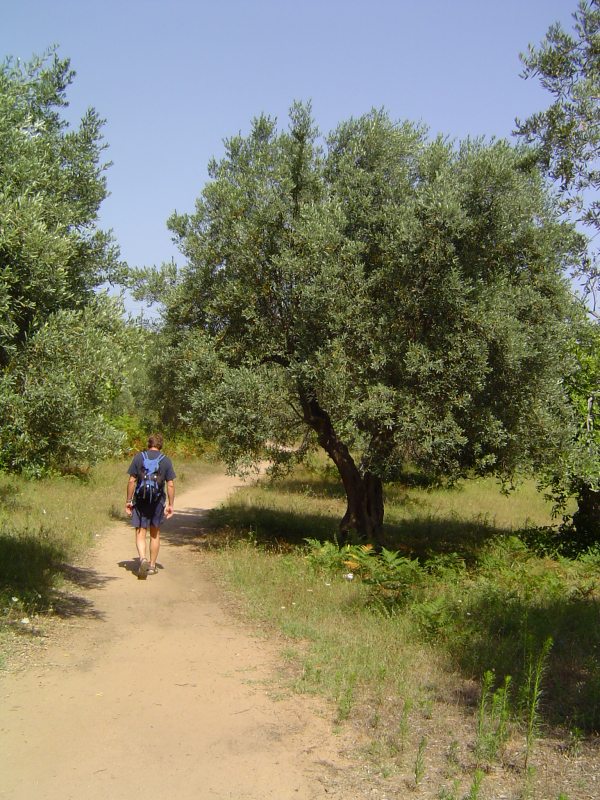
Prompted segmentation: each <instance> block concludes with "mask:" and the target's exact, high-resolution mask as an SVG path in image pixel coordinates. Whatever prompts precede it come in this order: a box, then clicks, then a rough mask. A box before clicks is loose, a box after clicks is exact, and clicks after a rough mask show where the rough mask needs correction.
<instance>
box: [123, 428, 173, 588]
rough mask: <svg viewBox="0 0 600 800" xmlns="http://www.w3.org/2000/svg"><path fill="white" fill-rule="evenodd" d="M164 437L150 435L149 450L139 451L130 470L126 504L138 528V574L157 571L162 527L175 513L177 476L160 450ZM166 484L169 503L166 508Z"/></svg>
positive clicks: (136, 535)
mask: <svg viewBox="0 0 600 800" xmlns="http://www.w3.org/2000/svg"><path fill="white" fill-rule="evenodd" d="M163 445H164V439H163V437H162V435H161V434H160V433H153V434H152V436H149V437H148V449H147V450H145V451H144V452H142V453H138V454H137V455H136V456H135V458H134V459H133V461H132V462H131V464H130V465H129V469H128V470H127V474H128V475H129V482H128V483H127V503H126V505H125V511H126V512H127V514H128V515H129V516H130V517H131V521H132V523H133V527H134V528H135V543H136V547H137V551H138V553H139V556H140V569H139V574H140V575H142V576H145V575H148V574H151V575H155V574H156V572H157V568H156V558H157V556H158V549H159V547H160V538H159V534H160V526H161V524H162V521H163V519H165V517H166V519H170V518H171V517H172V516H173V503H174V501H175V485H174V483H173V481H174V480H175V478H176V477H177V476H176V475H175V471H174V469H173V464H172V463H171V459H170V458H168V457H167V456H165V455H163V453H161V450H162V448H163ZM165 486H166V490H167V491H166V493H167V498H168V502H167V505H166V507H165V500H166V499H167V498H166V497H165ZM148 528H150V562H148V559H147V558H146V531H147V530H148Z"/></svg>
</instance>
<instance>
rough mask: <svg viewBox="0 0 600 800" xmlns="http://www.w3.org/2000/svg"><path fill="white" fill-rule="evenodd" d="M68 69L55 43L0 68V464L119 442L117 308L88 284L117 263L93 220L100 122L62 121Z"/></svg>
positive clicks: (47, 463)
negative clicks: (108, 415) (107, 414)
mask: <svg viewBox="0 0 600 800" xmlns="http://www.w3.org/2000/svg"><path fill="white" fill-rule="evenodd" d="M73 75H74V73H73V72H72V71H70V69H69V61H68V60H64V61H61V60H59V59H58V57H57V55H56V53H55V51H53V50H51V51H49V52H48V53H47V54H46V55H45V56H44V57H43V58H34V59H33V60H32V61H31V63H29V64H24V65H23V64H21V63H20V62H16V63H15V62H14V61H12V60H10V59H9V60H7V61H5V62H4V63H2V64H1V65H0V219H1V221H2V223H1V225H0V468H4V469H12V470H32V471H33V472H40V471H43V470H44V469H47V468H57V469H71V468H73V467H77V466H79V465H81V464H83V463H86V462H89V461H90V460H93V459H94V458H95V457H97V456H98V455H99V453H100V452H102V450H103V448H104V451H106V452H110V451H111V450H114V447H115V446H116V445H117V443H118V436H117V434H116V432H115V431H114V430H113V429H112V428H111V426H110V425H108V424H107V422H106V421H105V420H104V419H103V417H102V412H103V410H105V409H106V408H107V405H108V404H109V403H110V402H111V400H112V399H113V398H114V396H115V393H117V392H118V391H119V387H120V386H121V385H122V377H120V373H121V372H122V361H123V358H122V344H123V342H122V339H123V326H122V323H120V321H119V318H120V315H121V313H122V308H121V307H120V305H119V304H118V303H116V302H110V301H108V300H107V299H105V298H102V297H97V296H96V294H95V289H96V288H97V287H98V286H99V285H100V284H101V283H102V282H103V281H105V280H106V279H107V277H110V276H111V275H113V274H115V272H116V271H117V270H118V268H119V267H120V265H119V262H118V250H117V248H116V247H115V245H114V243H113V240H112V237H111V236H110V234H108V233H104V232H103V231H101V230H99V229H98V227H97V221H98V209H99V206H100V203H101V202H102V200H103V199H104V198H105V196H106V182H105V178H104V174H103V172H104V169H105V167H106V165H105V164H102V163H101V162H100V157H101V154H102V150H103V149H104V145H103V144H102V135H101V128H102V124H103V123H102V120H101V119H100V118H99V116H98V114H97V113H96V112H95V111H94V110H93V109H90V110H88V111H87V112H86V114H85V115H84V117H83V118H82V120H81V122H80V125H79V127H78V128H77V129H71V128H70V127H69V125H68V124H67V122H66V121H65V120H64V119H63V117H62V114H61V112H62V109H63V108H64V107H65V106H66V105H67V100H66V90H67V88H68V86H69V84H70V83H71V81H72V79H73Z"/></svg>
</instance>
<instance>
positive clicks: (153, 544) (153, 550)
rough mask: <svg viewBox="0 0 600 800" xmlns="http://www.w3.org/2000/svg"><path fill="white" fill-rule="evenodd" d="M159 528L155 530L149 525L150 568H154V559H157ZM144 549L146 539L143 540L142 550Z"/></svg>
mask: <svg viewBox="0 0 600 800" xmlns="http://www.w3.org/2000/svg"><path fill="white" fill-rule="evenodd" d="M159 534H160V527H159V528H155V527H154V525H150V566H151V567H156V559H157V557H158V549H159V547H160V536H159ZM145 547H146V539H145V538H144V550H145Z"/></svg>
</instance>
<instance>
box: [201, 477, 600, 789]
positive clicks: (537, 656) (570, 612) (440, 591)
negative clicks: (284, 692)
mask: <svg viewBox="0 0 600 800" xmlns="http://www.w3.org/2000/svg"><path fill="white" fill-rule="evenodd" d="M342 511H343V499H342V492H341V489H340V487H339V485H338V484H337V483H336V482H335V481H334V480H333V478H331V477H330V476H328V475H327V474H318V473H316V472H305V471H302V472H298V473H297V474H296V475H295V476H294V477H293V478H292V479H290V480H288V481H286V482H284V483H281V484H279V485H277V486H259V487H256V488H247V489H244V490H243V491H240V492H238V493H237V494H236V495H235V496H234V497H233V498H232V500H231V501H230V503H229V505H228V506H227V507H225V508H224V509H221V510H220V511H218V512H215V513H214V515H213V522H214V525H215V528H216V529H217V531H220V534H219V535H218V536H217V537H216V538H217V540H219V536H220V539H221V542H222V541H223V539H225V540H226V542H227V543H228V546H227V547H225V548H222V549H215V550H214V551H213V555H212V556H211V558H212V560H213V563H214V565H215V568H216V569H217V570H218V573H219V574H220V575H221V577H222V579H223V580H224V581H226V583H227V584H228V585H229V586H230V587H232V588H233V589H234V590H235V591H236V592H237V593H238V595H239V596H240V597H241V598H243V601H244V603H245V607H246V610H247V611H248V613H250V614H252V615H254V616H255V617H257V618H260V619H262V620H265V621H270V622H271V623H273V624H275V625H276V626H278V627H279V628H280V629H281V630H282V631H283V633H284V634H285V635H286V636H287V637H288V640H289V643H288V646H287V647H286V650H285V651H284V657H285V658H286V659H287V660H288V662H289V664H290V665H291V667H292V671H293V673H294V679H293V682H292V683H293V686H294V688H296V689H298V690H301V691H306V692H319V693H322V694H324V695H325V696H326V697H327V698H329V700H330V701H331V702H332V703H333V704H334V708H335V712H334V715H335V718H336V719H337V720H338V721H341V720H343V719H350V720H353V721H354V722H356V724H358V725H360V726H361V727H362V729H363V731H365V732H366V733H367V735H368V736H369V737H371V744H370V745H369V747H368V749H369V758H370V759H371V764H372V763H373V760H374V761H375V762H376V764H377V765H378V774H379V776H380V778H381V779H382V780H390V781H395V782H396V783H397V784H398V785H399V786H401V787H402V786H404V788H405V789H406V787H407V786H411V787H412V788H413V789H416V788H417V787H418V788H419V792H420V793H421V794H423V793H425V794H423V796H429V795H427V794H426V792H427V791H430V792H432V794H431V796H432V797H433V796H437V797H446V798H451V797H454V798H457V800H462V798H463V797H464V796H466V794H468V796H469V797H482V798H483V797H496V796H497V795H496V794H494V793H493V792H492V793H491V794H490V793H489V792H490V791H491V789H490V788H489V787H490V786H491V783H492V781H491V776H495V778H494V780H495V781H496V784H495V785H496V787H498V781H499V782H500V785H502V786H503V787H504V786H506V787H507V792H508V793H507V794H506V795H504V796H506V797H525V796H529V797H532V798H533V797H550V798H552V797H554V798H558V797H559V795H560V793H561V792H563V793H565V796H567V797H568V798H569V800H575V798H578V797H586V796H593V789H594V786H595V784H593V783H589V781H591V780H592V776H593V774H594V771H595V767H593V762H594V758H596V757H597V754H596V753H595V752H594V751H595V744H594V741H595V739H594V737H595V736H596V734H597V732H598V730H599V729H600V667H599V665H598V662H597V654H598V648H599V646H600V604H599V587H598V576H599V575H600V554H598V553H591V554H589V555H588V556H586V557H584V558H581V559H578V560H569V559H565V558H559V557H557V558H553V557H551V556H547V555H546V556H538V555H536V553H535V552H534V551H532V550H531V549H529V548H528V547H527V546H526V544H525V543H524V542H525V540H526V539H527V536H525V535H524V534H523V535H522V536H521V535H520V533H521V532H523V531H530V530H531V528H532V526H534V525H538V526H539V525H548V524H549V523H550V519H549V511H550V509H549V507H548V506H546V504H545V503H544V501H543V498H541V497H540V495H539V494H538V493H537V492H536V491H535V487H534V486H533V485H527V484H526V485H524V486H522V487H521V488H520V490H519V491H518V492H517V493H516V494H513V495H511V496H510V497H508V498H506V497H503V496H502V495H500V494H499V492H498V487H497V486H496V485H495V484H494V483H493V482H490V481H475V482H472V483H466V484H464V485H463V486H462V487H458V488H457V489H455V490H445V491H442V490H432V491H426V490H423V489H419V488H417V487H412V488H409V487H404V488H402V487H396V488H394V490H393V491H390V492H388V497H387V510H386V514H387V520H388V523H387V527H386V537H387V540H388V542H389V550H390V552H388V553H387V554H386V553H385V552H384V553H383V555H379V554H376V553H374V551H373V550H371V549H369V548H361V547H358V546H351V547H349V548H343V549H342V550H340V548H338V547H337V545H336V544H334V543H332V540H333V538H334V535H335V531H336V526H337V521H338V520H339V518H340V516H341V512H342ZM306 539H310V540H311V541H310V544H307V543H306V541H304V540H306ZM394 553H395V555H394ZM350 576H352V577H350ZM575 751H577V754H578V757H577V759H574V758H573V753H574V752H575ZM542 763H543V764H544V770H543V772H542V770H541V767H540V765H541V764H542ZM588 767H589V774H588V773H586V770H587V769H588ZM426 787H429V788H427V789H426ZM486 787H487V788H486ZM434 789H435V791H434ZM398 791H400V790H399V789H398ZM590 791H592V794H591V795H590V794H589V792H590ZM586 792H588V794H586Z"/></svg>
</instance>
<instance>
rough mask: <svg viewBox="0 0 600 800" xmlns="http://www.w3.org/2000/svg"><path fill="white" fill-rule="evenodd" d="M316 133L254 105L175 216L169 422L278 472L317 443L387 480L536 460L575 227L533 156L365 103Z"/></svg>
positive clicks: (563, 334)
mask: <svg viewBox="0 0 600 800" xmlns="http://www.w3.org/2000/svg"><path fill="white" fill-rule="evenodd" d="M318 141H319V139H318V132H317V130H316V128H315V126H314V123H313V121H312V119H311V118H310V109H309V108H307V107H304V106H298V105H297V106H295V107H294V108H293V109H292V114H291V125H290V129H289V130H288V131H283V132H280V131H278V130H277V128H276V125H275V123H274V122H273V121H272V120H270V119H269V118H267V117H264V116H263V117H260V118H259V119H256V120H255V121H254V123H253V127H252V132H251V133H250V135H249V136H248V137H246V138H244V137H241V136H236V137H234V138H232V139H229V140H227V141H226V143H225V148H226V153H225V156H224V157H223V159H222V160H221V161H219V162H217V161H213V162H212V163H211V164H210V167H209V174H210V181H209V183H208V184H207V185H206V187H205V188H204V190H203V192H202V194H201V196H200V198H199V199H198V201H197V204H196V211H195V213H194V214H191V215H190V214H183V215H174V216H173V217H172V218H171V219H170V221H169V225H170V228H171V230H172V231H173V233H174V235H175V238H176V240H177V241H178V243H179V247H180V248H181V251H182V253H183V254H184V255H185V257H186V260H187V263H186V265H185V267H184V268H183V269H182V271H181V273H180V275H179V277H178V278H177V280H175V282H174V283H173V273H172V269H171V268H169V269H168V270H167V273H166V284H165V285H168V286H169V287H170V291H169V292H168V294H167V296H166V310H165V322H166V326H165V336H166V337H170V341H171V344H172V349H171V350H170V351H168V360H169V370H170V372H169V380H170V381H172V383H173V384H174V386H175V387H176V391H177V392H178V396H179V397H180V399H181V406H182V414H183V416H184V417H185V418H187V419H188V420H190V421H196V422H198V421H201V422H202V423H203V424H206V425H208V426H210V427H212V429H213V430H214V432H215V435H216V436H217V437H218V440H219V443H220V445H221V452H222V455H223V457H224V458H225V459H226V460H227V461H228V462H229V463H230V464H231V465H232V466H238V467H239V466H242V467H243V466H246V467H247V466H248V465H249V464H252V463H256V462H257V461H259V460H260V459H262V458H264V457H265V454H267V455H268V456H269V457H270V458H271V459H273V460H274V462H275V463H276V465H277V466H278V467H280V468H281V469H284V468H285V467H287V466H289V465H290V464H293V463H294V462H295V461H297V460H298V459H299V458H301V457H303V456H304V454H305V453H306V452H307V450H309V449H310V448H311V447H312V446H314V445H315V443H317V442H318V443H319V444H321V446H323V447H324V448H325V449H326V450H327V452H328V453H329V454H330V455H331V456H332V458H334V460H336V458H338V456H339V458H338V460H336V464H338V468H339V464H342V462H343V458H346V455H347V454H343V458H342V456H341V455H339V453H340V452H341V450H342V449H343V447H342V445H343V446H345V447H348V448H351V450H352V452H353V454H357V456H358V459H359V471H360V472H361V474H365V473H366V472H372V473H374V474H376V475H377V476H378V477H380V478H382V479H386V478H391V477H393V476H394V475H395V474H397V472H398V470H399V469H402V467H403V465H405V464H406V462H407V460H410V461H411V462H412V463H418V464H420V465H422V466H424V467H426V468H428V469H432V470H438V471H443V472H444V473H445V474H447V475H448V474H454V475H456V474H460V473H462V472H464V471H465V470H467V469H469V468H471V467H476V468H477V469H479V470H480V471H482V472H485V471H493V470H497V471H499V472H501V473H503V474H510V473H511V472H512V471H513V470H515V469H516V468H518V467H519V466H521V465H523V464H524V463H531V462H534V463H536V464H539V463H540V462H541V461H543V460H544V459H545V458H546V457H547V456H548V453H549V451H554V450H555V449H556V447H557V446H558V445H559V444H560V441H561V439H562V437H563V431H564V430H565V428H566V427H568V424H569V420H568V418H567V416H566V415H567V414H568V412H567V411H566V409H565V398H564V395H563V389H562V387H561V384H560V378H561V377H562V376H564V374H565V373H568V372H569V370H570V369H571V358H570V356H569V353H568V348H567V343H568V341H569V339H570V336H571V324H572V321H573V319H574V318H576V317H577V315H578V311H577V310H576V309H575V307H574V306H573V304H572V303H571V300H570V295H569V291H568V287H567V285H566V283H565V281H564V279H563V277H562V275H563V271H564V269H565V268H567V267H569V265H571V264H572V263H573V262H574V260H576V258H577V256H578V254H579V252H580V247H581V241H580V238H579V237H578V236H577V235H576V234H575V233H574V231H573V229H572V228H571V227H570V226H569V225H567V224H565V223H561V222H560V221H559V220H558V219H557V211H556V209H555V205H554V201H553V199H552V197H551V196H550V195H549V194H548V192H547V190H546V188H545V187H544V184H543V181H542V180H541V178H540V176H539V175H538V173H537V172H536V170H535V169H533V168H530V167H529V166H528V161H527V153H526V152H525V151H523V150H520V149H518V148H514V147H512V146H510V145H509V144H508V143H506V142H503V141H498V142H492V143H486V142H483V141H466V142H463V143H461V144H460V145H454V144H452V143H450V142H448V141H446V140H443V139H440V138H438V139H435V140H433V141H431V140H429V139H428V138H427V135H426V131H425V130H424V129H423V128H421V127H419V126H417V125H412V124H409V123H396V122H393V121H392V120H390V119H389V117H388V116H387V115H386V114H385V113H384V112H378V111H374V112H371V113H369V114H367V115H365V116H363V117H361V118H360V119H351V120H350V121H348V122H344V123H342V124H340V125H339V126H338V128H337V129H336V130H335V131H333V132H332V133H331V134H330V135H329V136H328V137H327V139H326V141H325V145H324V146H319V144H318ZM139 277H141V278H142V279H143V278H144V277H146V278H147V279H148V280H150V276H144V275H142V276H139ZM155 283H156V278H155V277H152V279H151V280H150V294H153V295H154V294H155V293H156V286H155ZM550 432H551V433H552V436H549V433H550ZM299 443H301V444H300V446H299V447H298V445H299ZM336 448H337V450H336ZM332 454H333V455H332ZM340 471H342V470H341V469H340ZM348 475H349V476H350V479H352V477H353V476H352V474H351V470H350V472H349V473H348ZM350 479H349V480H350ZM349 480H347V479H346V477H344V481H345V485H346V489H347V491H348V486H349Z"/></svg>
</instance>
